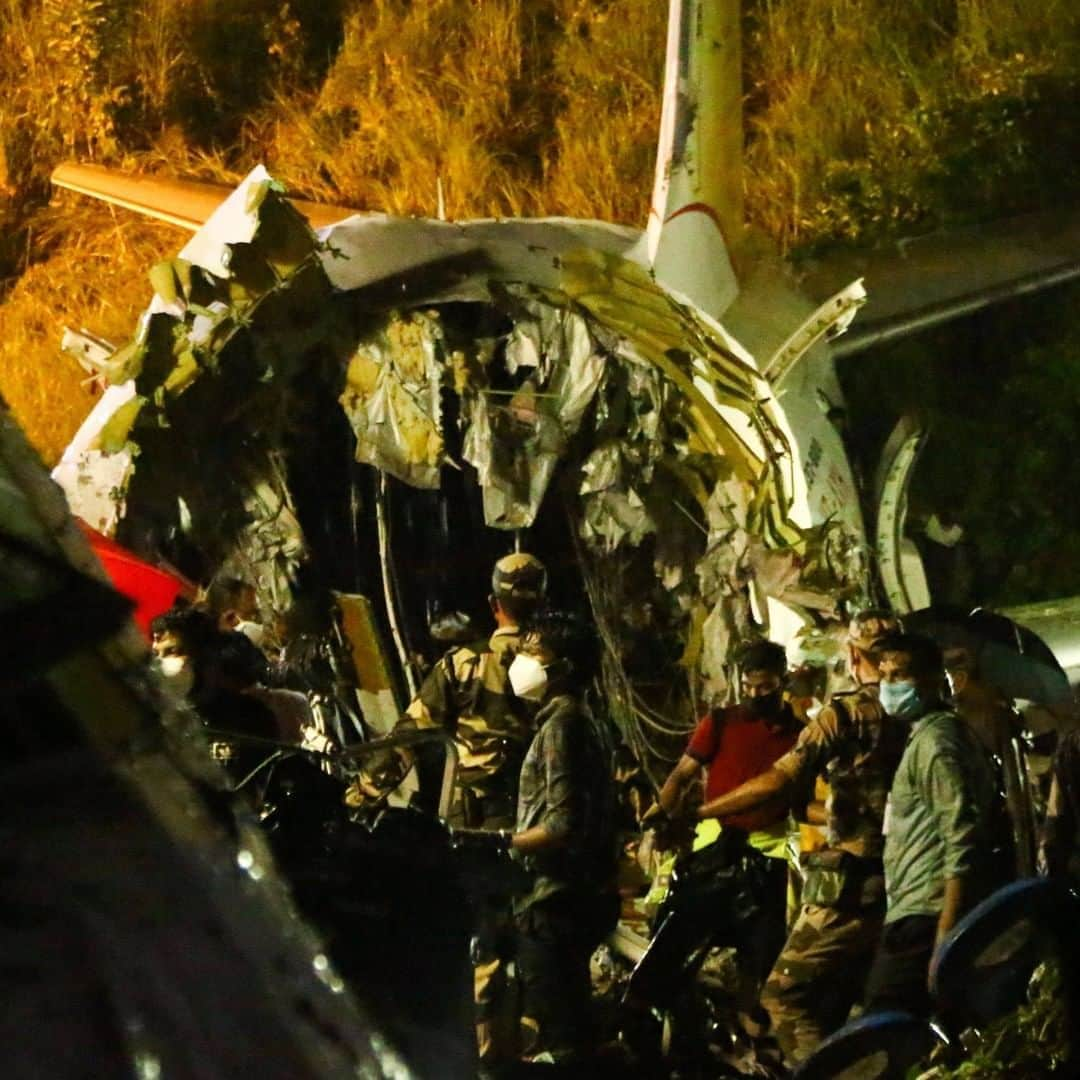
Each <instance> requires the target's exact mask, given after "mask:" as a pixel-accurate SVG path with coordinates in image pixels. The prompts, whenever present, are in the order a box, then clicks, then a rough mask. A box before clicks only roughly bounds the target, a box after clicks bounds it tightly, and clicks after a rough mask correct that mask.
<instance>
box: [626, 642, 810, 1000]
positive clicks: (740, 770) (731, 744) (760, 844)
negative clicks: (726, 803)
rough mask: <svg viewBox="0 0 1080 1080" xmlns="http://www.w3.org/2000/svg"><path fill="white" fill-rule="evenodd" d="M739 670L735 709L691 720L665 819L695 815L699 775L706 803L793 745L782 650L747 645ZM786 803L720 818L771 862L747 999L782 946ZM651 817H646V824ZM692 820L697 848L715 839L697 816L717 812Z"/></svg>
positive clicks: (668, 784) (665, 798)
mask: <svg viewBox="0 0 1080 1080" xmlns="http://www.w3.org/2000/svg"><path fill="white" fill-rule="evenodd" d="M739 667H740V669H741V671H742V676H741V688H742V700H741V701H740V703H739V704H738V705H731V706H728V707H727V708H723V709H714V710H712V711H711V712H709V713H708V714H707V715H706V716H705V717H704V718H703V719H702V720H701V721H700V722H699V723H698V726H697V728H695V730H694V733H693V735H692V736H691V737H690V742H689V744H688V745H687V747H686V751H685V752H684V754H683V756H682V757H681V758H680V759H679V761H678V763H677V764H676V765H675V768H674V769H672V771H671V773H670V774H669V776H668V778H667V780H666V781H665V782H664V786H663V787H662V788H661V789H660V795H659V799H658V802H659V808H660V811H662V812H663V813H664V814H666V815H667V816H668V817H670V818H672V819H678V818H680V817H682V818H685V817H688V816H694V815H693V814H692V813H691V811H690V808H689V807H688V806H687V805H686V803H687V797H688V795H689V794H690V791H691V789H692V788H693V786H695V785H696V783H697V782H698V780H699V778H700V776H701V772H702V770H704V771H705V806H708V805H710V804H711V803H712V802H713V800H716V799H719V798H722V797H723V796H724V795H726V794H727V793H728V792H730V791H732V790H734V789H735V788H737V787H738V786H739V785H740V784H741V783H743V782H744V781H745V780H749V779H750V778H751V777H754V776H757V775H758V774H759V773H761V772H764V771H765V770H766V769H768V768H769V767H770V766H771V765H772V764H773V763H774V762H775V761H776V760H777V758H779V757H781V756H782V755H783V754H786V753H787V752H788V751H789V750H790V749H791V747H792V746H793V745H794V743H795V739H796V736H797V735H798V732H799V727H800V725H799V721H798V719H797V718H796V716H795V714H794V712H793V711H792V709H791V706H790V705H789V704H787V703H786V702H785V701H784V699H783V686H784V677H785V675H786V673H787V656H786V654H785V652H784V648H783V646H782V645H778V644H776V642H773V641H756V642H753V643H752V644H750V645H748V646H747V647H746V648H745V649H744V650H743V652H742V654H741V656H740V658H739ZM788 804H789V799H788V798H787V797H786V795H781V796H780V797H777V798H774V799H770V800H767V801H763V802H762V803H760V804H758V805H755V806H754V807H753V808H751V809H749V810H746V811H742V812H738V813H733V814H731V815H729V816H727V817H726V818H725V824H727V825H729V826H733V827H735V828H739V829H745V830H746V831H747V833H748V834H749V841H750V843H751V845H752V846H754V847H756V848H757V849H758V850H759V851H761V852H762V853H763V854H765V855H767V856H769V857H770V862H769V865H770V867H772V866H774V865H775V881H774V883H773V888H772V889H771V890H770V895H769V897H768V898H767V900H768V902H769V908H768V910H767V912H766V913H765V915H764V916H763V919H762V933H760V934H758V935H756V936H755V940H754V942H752V943H751V945H752V951H753V953H754V955H750V952H747V953H746V957H745V960H746V967H745V971H746V975H747V979H746V981H747V991H748V993H751V994H752V996H754V997H756V995H757V988H758V987H759V986H760V985H761V982H762V980H763V979H764V978H765V976H766V975H767V974H768V971H769V969H770V968H771V967H772V963H773V960H775V958H776V954H777V953H778V952H779V951H780V946H781V945H782V944H783V941H784V922H785V906H786V895H787V861H786V856H787V834H788V828H787V812H788ZM702 811H704V807H702ZM652 816H653V815H647V816H646V821H645V824H646V826H647V825H648V824H649V818H650V817H652ZM696 816H697V818H698V820H699V821H702V822H703V823H702V824H699V825H698V829H697V835H698V842H697V843H698V846H701V845H702V844H704V843H708V842H710V841H711V840H712V839H715V836H716V835H717V834H718V830H717V826H716V822H715V821H704V819H706V818H715V817H716V816H717V815H715V814H711V813H704V812H701V811H699V812H697V813H696ZM710 831H711V832H710Z"/></svg>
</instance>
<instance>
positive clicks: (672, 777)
mask: <svg viewBox="0 0 1080 1080" xmlns="http://www.w3.org/2000/svg"><path fill="white" fill-rule="evenodd" d="M701 770H702V764H701V762H700V761H698V760H697V758H693V757H691V756H690V755H689V754H683V756H682V757H681V758H679V761H678V764H676V766H675V768H674V769H672V770H671V772H670V773H668V778H667V779H666V780H665V781H664V786H663V787H662V788H661V789H660V794H659V795H658V796H657V802H658V803H659V804H660V807H661V809H662V810H663V811H664V812H665V813H666V814H668V815H669V816H671V817H674V816H675V815H676V814H677V813H678V810H679V807H680V806H682V803H683V799H685V798H686V792H687V790H688V789H689V788H690V786H691V784H693V783H694V781H696V780H697V778H698V777H699V776H700V775H701Z"/></svg>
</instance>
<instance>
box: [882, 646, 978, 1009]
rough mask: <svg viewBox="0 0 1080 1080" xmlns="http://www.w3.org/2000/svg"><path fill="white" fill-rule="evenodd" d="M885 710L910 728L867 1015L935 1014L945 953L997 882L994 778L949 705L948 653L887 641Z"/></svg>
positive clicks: (896, 781) (893, 800)
mask: <svg viewBox="0 0 1080 1080" xmlns="http://www.w3.org/2000/svg"><path fill="white" fill-rule="evenodd" d="M878 653H879V661H878V665H879V668H880V670H881V688H880V692H879V693H880V697H881V704H882V706H883V707H884V708H885V709H886V711H887V712H889V713H890V715H893V716H898V717H901V718H903V719H904V720H906V721H907V723H908V724H909V725H910V735H909V736H908V739H907V742H906V744H905V746H904V754H903V757H902V758H901V759H900V764H899V765H898V766H897V769H896V775H895V776H894V777H893V783H892V788H891V789H890V790H889V804H888V812H887V815H886V826H885V848H884V862H885V889H886V893H887V897H888V910H887V912H886V914H885V926H884V929H883V930H882V934H881V941H880V942H879V943H878V948H877V952H876V953H875V955H874V962H873V966H872V967H871V969H870V974H869V976H868V977H867V983H866V1009H867V1011H868V1012H884V1011H890V1010H893V1009H900V1010H903V1011H904V1012H910V1013H914V1014H915V1015H917V1016H925V1015H928V1014H929V1012H930V1008H931V1001H930V994H929V991H928V988H927V983H928V978H929V969H930V966H931V962H932V960H933V957H934V955H935V953H936V952H937V950H938V947H939V946H940V945H941V943H942V941H944V939H945V937H946V935H947V934H948V933H949V931H950V930H952V928H953V927H954V926H955V925H956V923H957V922H958V921H959V919H960V917H961V916H962V915H963V914H964V913H965V912H966V911H967V910H968V908H970V907H971V906H972V905H973V904H975V903H976V902H977V901H978V900H980V899H981V898H982V895H983V894H984V893H985V892H986V889H987V884H988V869H989V865H988V864H989V854H990V847H989V834H990V827H991V821H992V811H993V803H994V779H993V770H992V767H991V764H990V761H989V758H988V756H987V754H986V751H985V749H984V748H983V746H982V744H981V743H980V742H979V740H978V739H977V737H976V736H975V735H974V734H973V733H972V731H971V729H970V728H969V727H968V725H967V724H965V723H964V722H963V721H962V720H961V719H960V718H959V717H958V716H957V715H956V713H954V712H953V711H952V710H951V709H949V708H948V707H947V706H946V705H944V704H943V703H942V700H941V692H942V688H943V685H944V680H945V667H944V663H943V660H942V656H941V649H940V648H939V647H938V646H937V644H936V643H935V642H933V641H931V640H930V639H929V638H926V637H921V636H920V635H918V634H893V635H888V636H887V637H885V638H883V639H882V640H881V641H880V642H878Z"/></svg>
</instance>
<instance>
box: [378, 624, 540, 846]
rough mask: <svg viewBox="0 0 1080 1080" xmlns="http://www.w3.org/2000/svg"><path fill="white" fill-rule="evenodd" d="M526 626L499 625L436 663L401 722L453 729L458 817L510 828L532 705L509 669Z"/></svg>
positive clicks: (456, 821) (453, 814)
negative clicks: (517, 690)
mask: <svg viewBox="0 0 1080 1080" xmlns="http://www.w3.org/2000/svg"><path fill="white" fill-rule="evenodd" d="M520 644H521V631H520V630H519V629H518V628H517V627H516V626H514V627H500V628H499V629H498V630H496V631H495V633H494V634H492V635H491V638H490V640H488V641H486V642H477V643H475V644H472V645H462V646H459V647H458V648H456V649H452V650H451V651H450V652H448V653H447V654H446V655H445V656H444V657H443V658H442V659H441V660H440V661H439V662H438V663H437V664H436V665H435V666H434V668H432V670H431V672H430V673H429V674H428V677H427V678H426V679H425V680H424V685H423V686H422V687H421V688H420V693H419V694H418V695H417V696H416V698H415V699H414V701H413V702H412V704H411V705H409V707H408V709H406V711H405V717H404V719H403V720H402V722H401V724H400V725H398V728H397V729H396V730H398V731H401V730H403V729H405V728H407V727H416V728H421V729H422V728H436V727H439V728H443V729H444V730H446V731H448V732H450V733H451V734H452V735H453V737H454V745H455V747H456V748H457V754H458V771H457V780H456V783H455V788H454V798H453V802H452V803H451V809H450V823H451V824H452V825H468V826H470V827H472V828H480V827H483V828H488V829H500V828H511V827H512V826H513V824H514V809H515V807H514V803H515V799H516V795H517V784H518V774H519V773H520V772H521V763H522V761H523V760H524V758H525V751H526V750H527V749H528V747H529V741H530V739H531V737H532V722H531V719H530V715H529V710H528V707H527V706H526V704H525V703H524V702H521V701H519V700H518V699H517V698H515V697H514V696H513V694H512V693H511V692H510V685H509V680H508V678H507V671H509V669H510V664H511V663H512V662H513V659H514V657H515V656H516V655H517V651H518V647H519V645H520Z"/></svg>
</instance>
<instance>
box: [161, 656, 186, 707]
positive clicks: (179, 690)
mask: <svg viewBox="0 0 1080 1080" xmlns="http://www.w3.org/2000/svg"><path fill="white" fill-rule="evenodd" d="M158 670H159V671H160V672H161V676H162V678H163V679H164V680H165V682H166V683H167V684H168V687H169V690H170V691H171V692H172V693H173V694H175V695H176V696H177V697H187V696H188V694H190V693H191V688H192V686H194V685H195V674H194V672H193V671H192V670H191V665H190V664H189V663H188V662H187V657H184V656H163V657H162V658H161V659H160V660H159V661H158Z"/></svg>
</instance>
